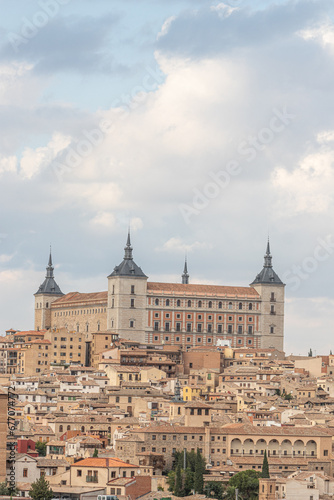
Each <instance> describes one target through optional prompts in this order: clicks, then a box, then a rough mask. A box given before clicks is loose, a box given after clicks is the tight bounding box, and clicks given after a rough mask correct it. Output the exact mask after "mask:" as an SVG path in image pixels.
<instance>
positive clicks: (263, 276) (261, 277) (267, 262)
mask: <svg viewBox="0 0 334 500" xmlns="http://www.w3.org/2000/svg"><path fill="white" fill-rule="evenodd" d="M261 283H264V284H275V285H284V283H283V281H281V279H280V278H279V277H278V276H277V274H276V273H275V271H274V270H273V266H272V256H271V254H270V245H269V241H268V243H267V250H266V255H265V256H264V266H263V269H262V271H261V272H260V273H259V274H258V275H257V276H256V278H255V280H254V281H253V282H252V283H251V285H256V284H261Z"/></svg>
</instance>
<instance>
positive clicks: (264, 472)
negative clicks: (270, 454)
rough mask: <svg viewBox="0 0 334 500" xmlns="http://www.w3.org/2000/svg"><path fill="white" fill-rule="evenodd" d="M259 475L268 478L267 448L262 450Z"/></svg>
mask: <svg viewBox="0 0 334 500" xmlns="http://www.w3.org/2000/svg"><path fill="white" fill-rule="evenodd" d="M261 477H265V478H270V474H269V463H268V458H267V450H264V456H263V463H262V472H261Z"/></svg>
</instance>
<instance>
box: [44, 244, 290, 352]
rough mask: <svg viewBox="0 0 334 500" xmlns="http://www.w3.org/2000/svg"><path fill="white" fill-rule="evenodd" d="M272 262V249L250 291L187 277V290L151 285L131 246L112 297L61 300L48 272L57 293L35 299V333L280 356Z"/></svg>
mask: <svg viewBox="0 0 334 500" xmlns="http://www.w3.org/2000/svg"><path fill="white" fill-rule="evenodd" d="M271 260H272V257H271V254H270V248H269V243H268V246H267V251H266V255H265V262H264V267H263V269H262V271H261V272H260V273H259V274H258V275H257V277H256V279H255V280H254V281H253V283H251V285H250V286H248V287H239V286H237V287H235V286H214V285H194V284H189V282H188V275H187V279H183V281H182V283H152V282H149V281H148V278H147V276H146V275H145V274H144V273H143V271H142V270H141V269H140V267H138V266H137V265H136V263H135V262H134V260H133V257H132V247H131V244H130V238H128V242H127V245H126V247H125V254H124V259H123V261H122V262H121V264H120V265H119V266H116V267H115V269H114V271H113V272H112V273H111V274H110V275H109V276H108V291H107V292H98V293H88V294H82V293H78V292H74V293H69V294H67V295H63V294H62V292H61V291H60V289H59V288H58V289H57V288H56V284H55V282H54V278H53V271H51V270H50V269H52V270H53V268H52V267H51V268H50V265H49V267H48V268H47V278H46V280H49V281H50V280H53V281H52V283H53V285H52V287H51V289H52V290H54V291H53V294H51V295H50V286H51V285H50V283H49V282H48V283H46V284H45V282H44V283H43V285H41V287H40V289H39V291H38V293H37V294H36V295H35V297H36V306H35V327H36V329H42V328H47V327H49V326H50V327H51V329H52V330H54V329H59V328H65V329H67V330H68V331H69V332H74V331H76V332H81V333H94V332H99V331H108V332H113V333H116V334H118V335H119V336H120V337H122V338H125V339H129V340H134V341H139V342H143V343H144V342H145V343H152V344H156V345H160V344H171V345H180V346H183V347H184V348H190V347H196V346H211V345H216V344H217V342H218V341H221V342H225V343H226V342H227V343H229V344H230V345H231V346H232V347H251V348H259V347H262V348H265V347H275V348H277V349H279V350H283V341H284V284H283V283H282V281H281V280H280V279H279V277H278V276H277V275H276V273H275V272H274V271H273V268H272V263H271ZM183 278H184V276H183ZM52 283H51V284H52ZM43 290H47V292H45V291H43ZM55 290H56V291H55Z"/></svg>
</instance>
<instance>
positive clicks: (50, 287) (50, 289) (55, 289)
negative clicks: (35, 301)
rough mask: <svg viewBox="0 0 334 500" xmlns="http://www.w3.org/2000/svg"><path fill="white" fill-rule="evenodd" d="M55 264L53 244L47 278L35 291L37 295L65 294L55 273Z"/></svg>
mask: <svg viewBox="0 0 334 500" xmlns="http://www.w3.org/2000/svg"><path fill="white" fill-rule="evenodd" d="M53 270H54V267H53V264H52V253H51V246H50V254H49V261H48V265H47V268H46V276H45V280H44V281H43V283H42V284H41V286H40V287H39V289H38V290H37V292H36V293H35V295H39V294H44V293H45V294H53V295H59V296H60V295H64V294H63V292H62V291H61V290H60V288H59V286H58V285H57V283H56V281H55V279H54V275H53Z"/></svg>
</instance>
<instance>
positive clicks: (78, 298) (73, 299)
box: [51, 292, 108, 307]
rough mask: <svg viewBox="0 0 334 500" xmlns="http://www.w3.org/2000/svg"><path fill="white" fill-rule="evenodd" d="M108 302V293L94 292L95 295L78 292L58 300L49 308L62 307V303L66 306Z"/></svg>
mask: <svg viewBox="0 0 334 500" xmlns="http://www.w3.org/2000/svg"><path fill="white" fill-rule="evenodd" d="M107 300H108V292H95V293H79V292H70V293H67V294H66V295H63V296H62V297H59V299H57V300H55V301H54V302H52V304H51V307H55V306H58V305H59V306H62V305H63V304H64V303H66V304H78V303H80V302H90V303H92V304H94V303H96V302H101V301H103V302H105V303H107Z"/></svg>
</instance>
